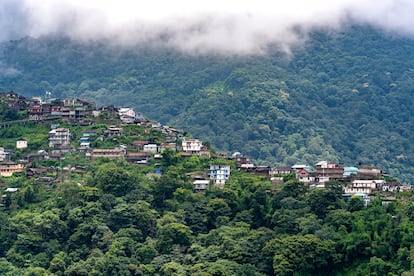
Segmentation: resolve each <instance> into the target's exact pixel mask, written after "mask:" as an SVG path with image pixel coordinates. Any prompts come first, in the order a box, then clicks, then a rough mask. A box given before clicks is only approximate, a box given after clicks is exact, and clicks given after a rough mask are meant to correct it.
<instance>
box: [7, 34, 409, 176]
mask: <svg viewBox="0 0 414 276" xmlns="http://www.w3.org/2000/svg"><path fill="white" fill-rule="evenodd" d="M98 46H99V47H98ZM98 46H96V45H82V44H77V43H75V42H71V41H69V40H57V39H54V40H51V39H49V40H46V39H44V40H41V39H37V40H36V39H28V38H27V39H24V40H20V41H12V42H8V43H3V44H2V47H1V48H2V58H1V60H2V63H1V64H0V65H2V67H3V68H6V69H10V70H12V69H14V71H13V70H12V71H13V72H15V75H14V76H8V77H7V76H6V75H5V74H4V73H3V76H2V77H0V89H1V90H3V91H6V90H16V91H18V92H19V93H21V94H23V95H26V96H27V95H32V96H34V95H39V94H42V93H44V91H51V92H52V93H54V94H55V95H56V96H58V97H73V96H76V97H83V98H93V99H94V100H95V101H97V102H98V103H105V104H108V103H111V104H112V103H113V104H116V105H124V106H125V105H130V106H131V107H133V108H135V109H136V110H139V111H140V112H142V113H143V114H145V115H146V116H148V117H150V118H152V119H155V120H157V121H160V122H162V123H163V124H169V125H174V126H177V127H179V128H183V129H188V130H189V131H190V132H191V133H193V134H194V135H196V136H197V137H200V138H202V139H204V140H208V141H210V142H211V143H212V144H213V145H214V147H215V148H218V149H220V150H226V151H235V150H240V151H242V152H244V153H246V154H248V155H250V156H251V157H252V158H253V159H255V160H256V161H257V162H258V163H259V164H260V163H267V164H269V163H272V164H275V165H276V164H280V165H281V164H286V165H292V164H293V163H296V162H310V161H311V160H317V159H323V160H331V161H334V162H339V163H342V164H346V165H354V163H353V162H355V161H354V160H358V161H357V162H358V163H363V164H374V165H379V166H381V167H383V168H384V169H385V170H389V172H390V174H392V175H395V176H398V177H399V178H400V179H401V180H402V181H403V182H407V183H411V182H412V181H413V180H414V177H413V176H412V175H411V168H412V166H413V164H414V150H413V148H412V147H411V141H412V139H413V138H414V132H413V130H414V126H413V122H411V118H412V116H413V111H411V106H413V104H414V98H413V95H412V92H413V80H412V75H413V74H414V71H413V70H412V68H414V59H413V58H412V57H413V53H414V45H413V43H412V41H411V40H410V39H405V38H400V37H393V36H390V35H387V34H385V35H384V34H382V33H379V32H377V31H376V30H373V29H370V28H364V27H362V28H361V27H351V28H348V29H347V30H345V31H342V32H339V33H329V34H327V33H323V32H314V33H312V34H311V35H310V37H309V40H308V41H307V42H306V43H305V45H302V46H301V47H299V48H296V49H293V55H292V57H291V59H287V56H285V55H283V54H282V53H280V52H269V53H268V54H267V55H259V56H200V55H199V56H195V55H186V54H185V53H180V52H176V51H174V50H168V49H147V48H141V49H135V50H134V49H129V50H122V51H120V50H119V49H118V50H117V51H115V50H111V49H109V48H108V49H107V48H105V47H102V46H101V45H98ZM4 70H5V69H3V70H0V71H3V72H4ZM172 99H173V100H172Z"/></svg>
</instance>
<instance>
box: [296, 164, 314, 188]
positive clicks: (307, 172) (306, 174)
mask: <svg viewBox="0 0 414 276" xmlns="http://www.w3.org/2000/svg"><path fill="white" fill-rule="evenodd" d="M313 173H314V170H313V169H312V168H310V167H305V168H302V169H300V170H299V171H296V179H298V180H299V181H301V182H304V183H307V184H309V183H311V182H314V181H315V177H314V174H313Z"/></svg>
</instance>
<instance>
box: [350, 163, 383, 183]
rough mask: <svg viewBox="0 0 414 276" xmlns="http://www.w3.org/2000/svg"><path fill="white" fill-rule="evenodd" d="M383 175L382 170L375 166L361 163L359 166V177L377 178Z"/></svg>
mask: <svg viewBox="0 0 414 276" xmlns="http://www.w3.org/2000/svg"><path fill="white" fill-rule="evenodd" d="M381 176H382V170H381V169H380V168H377V167H374V166H366V165H360V166H358V174H357V176H356V177H357V178H358V179H366V180H375V179H380V178H381Z"/></svg>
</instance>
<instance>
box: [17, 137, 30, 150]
mask: <svg viewBox="0 0 414 276" xmlns="http://www.w3.org/2000/svg"><path fill="white" fill-rule="evenodd" d="M27 143H28V140H27V139H24V138H21V139H18V140H17V141H16V148H17V149H25V148H27Z"/></svg>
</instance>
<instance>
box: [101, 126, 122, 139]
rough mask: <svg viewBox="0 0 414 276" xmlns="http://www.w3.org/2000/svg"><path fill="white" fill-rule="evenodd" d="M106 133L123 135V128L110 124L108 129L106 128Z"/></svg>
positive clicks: (108, 134) (113, 135) (111, 135)
mask: <svg viewBox="0 0 414 276" xmlns="http://www.w3.org/2000/svg"><path fill="white" fill-rule="evenodd" d="M104 133H105V135H106V136H107V137H115V136H121V135H122V128H121V127H117V126H113V125H111V126H108V128H107V129H105V131H104Z"/></svg>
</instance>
